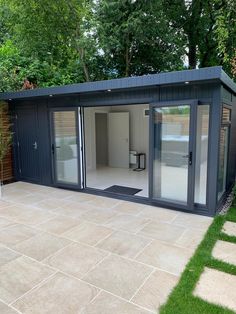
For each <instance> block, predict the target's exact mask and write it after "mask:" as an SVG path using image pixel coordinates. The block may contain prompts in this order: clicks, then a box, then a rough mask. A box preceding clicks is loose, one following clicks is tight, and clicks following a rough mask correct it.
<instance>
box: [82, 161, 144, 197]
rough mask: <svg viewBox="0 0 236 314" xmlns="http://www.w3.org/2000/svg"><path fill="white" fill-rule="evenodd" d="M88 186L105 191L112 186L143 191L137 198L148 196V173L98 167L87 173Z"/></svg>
mask: <svg viewBox="0 0 236 314" xmlns="http://www.w3.org/2000/svg"><path fill="white" fill-rule="evenodd" d="M86 181H87V186H88V187H90V188H96V189H101V190H104V189H106V188H108V187H110V186H112V185H122V186H128V187H131V188H137V189H142V191H141V192H139V193H137V194H135V196H148V172H147V171H140V172H136V171H133V169H122V168H111V167H98V168H97V169H96V170H94V171H88V172H87V180H86Z"/></svg>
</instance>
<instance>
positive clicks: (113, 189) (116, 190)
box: [104, 185, 142, 195]
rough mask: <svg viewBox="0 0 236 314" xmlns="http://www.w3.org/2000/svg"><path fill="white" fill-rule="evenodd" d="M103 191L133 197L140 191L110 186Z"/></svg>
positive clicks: (126, 187)
mask: <svg viewBox="0 0 236 314" xmlns="http://www.w3.org/2000/svg"><path fill="white" fill-rule="evenodd" d="M104 191H107V192H113V193H118V194H126V195H134V194H136V193H138V192H140V191H142V190H140V189H134V188H130V187H128V186H121V185H112V186H110V187H109V188H107V189H105V190H104Z"/></svg>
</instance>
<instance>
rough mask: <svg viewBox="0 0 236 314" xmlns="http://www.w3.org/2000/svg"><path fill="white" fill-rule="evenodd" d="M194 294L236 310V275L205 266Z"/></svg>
mask: <svg viewBox="0 0 236 314" xmlns="http://www.w3.org/2000/svg"><path fill="white" fill-rule="evenodd" d="M193 294H194V295H195V296H197V297H199V298H201V299H203V300H205V301H207V302H209V303H213V304H216V305H221V306H224V307H227V308H229V309H231V310H233V311H236V276H234V275H230V274H227V273H224V272H221V271H218V270H215V269H210V268H205V269H204V272H203V273H202V275H201V277H200V280H199V282H198V283H197V286H196V288H195V290H194V293H193Z"/></svg>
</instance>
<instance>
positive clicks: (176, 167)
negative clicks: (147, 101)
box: [150, 103, 197, 210]
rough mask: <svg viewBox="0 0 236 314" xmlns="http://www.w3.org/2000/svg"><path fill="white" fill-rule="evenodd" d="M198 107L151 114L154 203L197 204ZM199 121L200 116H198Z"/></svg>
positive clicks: (176, 107) (173, 107)
mask: <svg viewBox="0 0 236 314" xmlns="http://www.w3.org/2000/svg"><path fill="white" fill-rule="evenodd" d="M196 108H197V107H196V104H195V103H189V104H177V105H169V104H167V105H163V106H162V105H158V106H153V107H152V110H151V116H150V118H151V120H152V135H151V141H152V146H153V147H152V150H153V151H152V156H153V160H152V167H153V171H152V191H151V197H152V198H153V199H156V200H159V201H162V202H167V203H175V204H181V205H183V207H186V209H189V210H191V209H192V207H193V203H194V180H193V179H194V167H193V163H194V147H195V138H194V136H193V134H194V131H195V121H194V119H193V116H194V114H195V115H196ZM195 119H196V116H195Z"/></svg>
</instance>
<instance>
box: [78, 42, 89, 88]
mask: <svg viewBox="0 0 236 314" xmlns="http://www.w3.org/2000/svg"><path fill="white" fill-rule="evenodd" d="M78 52H79V55H80V61H81V63H82V67H83V71H84V76H85V80H86V82H90V75H89V70H88V66H87V64H86V62H85V61H84V48H79V47H78Z"/></svg>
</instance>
